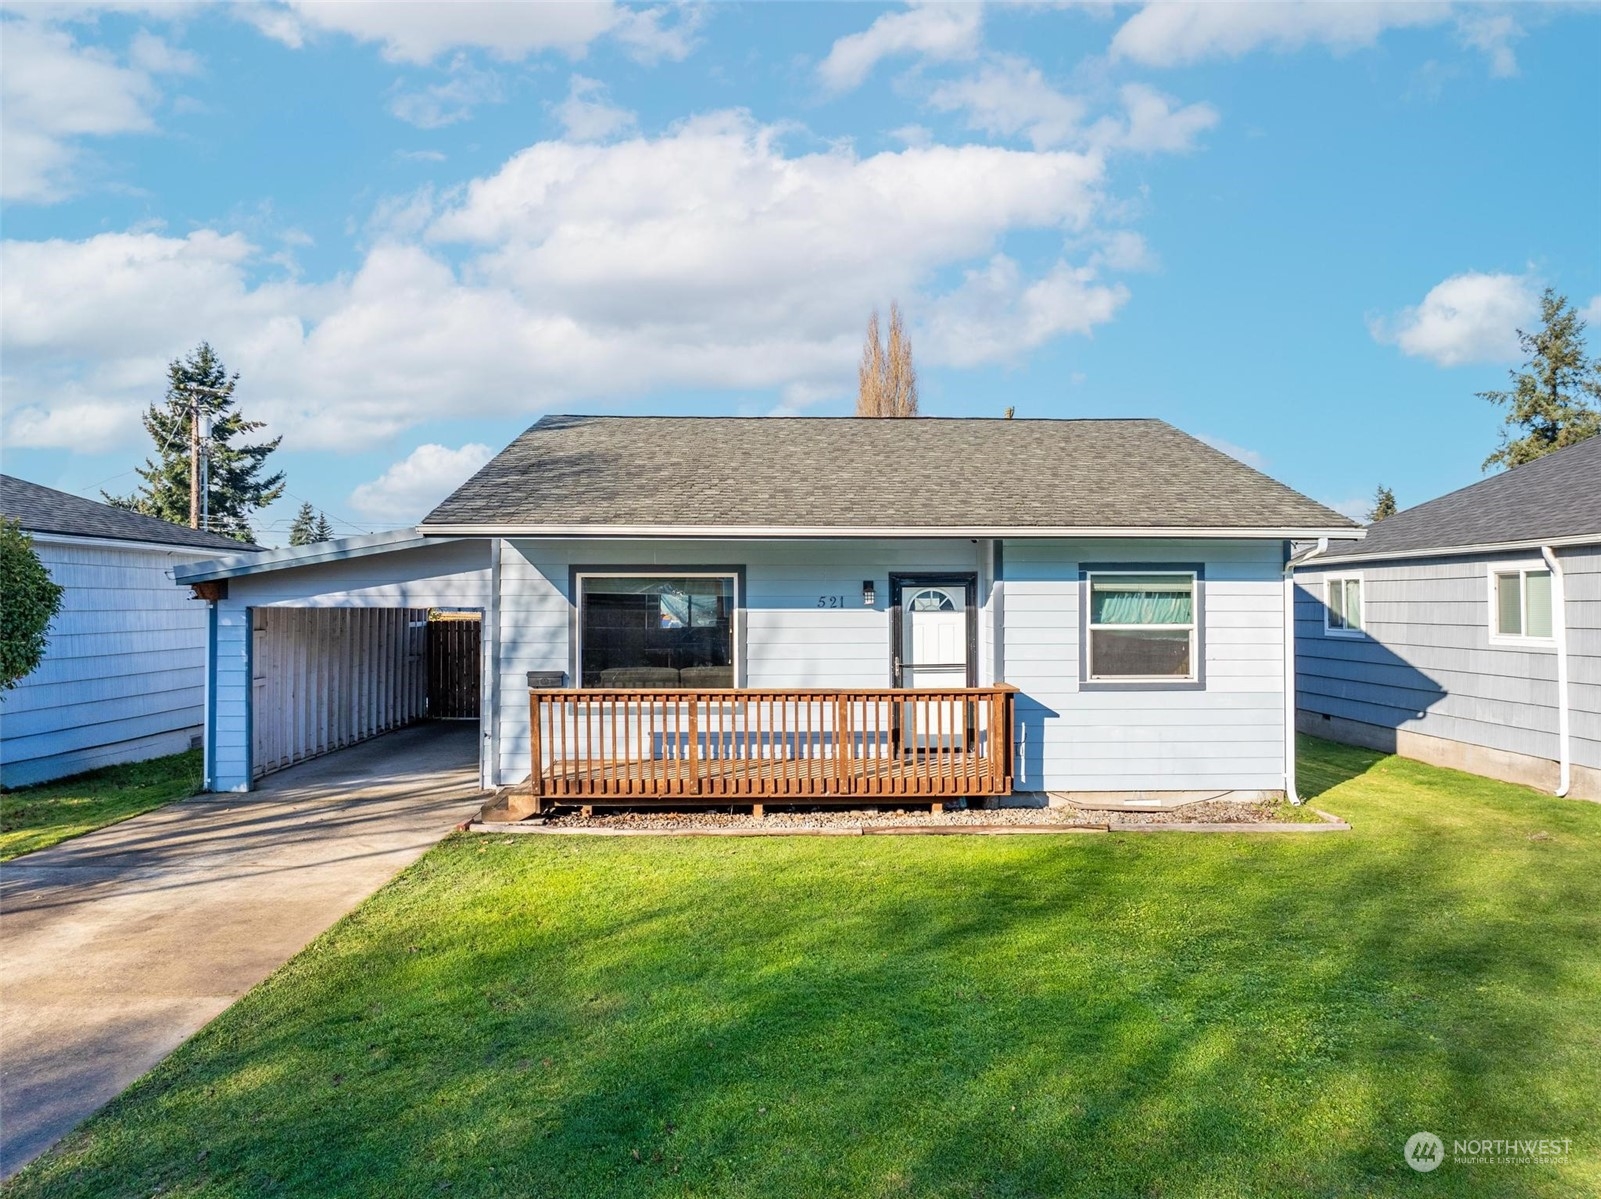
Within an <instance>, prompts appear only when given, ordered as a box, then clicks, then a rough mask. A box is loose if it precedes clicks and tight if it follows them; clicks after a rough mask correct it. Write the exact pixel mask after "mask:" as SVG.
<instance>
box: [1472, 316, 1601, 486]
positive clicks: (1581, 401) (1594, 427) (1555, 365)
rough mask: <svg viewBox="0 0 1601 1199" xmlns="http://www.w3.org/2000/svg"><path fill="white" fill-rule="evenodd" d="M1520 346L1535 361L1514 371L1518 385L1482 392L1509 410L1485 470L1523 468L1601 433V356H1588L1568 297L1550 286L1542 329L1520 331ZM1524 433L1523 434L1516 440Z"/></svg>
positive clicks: (1582, 334) (1531, 360)
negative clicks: (1498, 445)
mask: <svg viewBox="0 0 1601 1199" xmlns="http://www.w3.org/2000/svg"><path fill="white" fill-rule="evenodd" d="M1518 343H1519V344H1520V345H1521V346H1522V347H1523V352H1524V353H1525V354H1527V355H1528V356H1529V358H1528V361H1527V362H1525V363H1524V364H1523V369H1522V370H1516V371H1512V372H1510V374H1511V377H1512V387H1511V388H1510V389H1509V390H1507V391H1481V392H1479V398H1480V399H1483V400H1489V401H1490V402H1491V403H1492V404H1496V405H1499V406H1504V407H1506V408H1507V409H1508V411H1507V415H1506V429H1504V430H1503V431H1502V433H1501V448H1500V449H1498V450H1496V452H1495V453H1493V454H1491V455H1490V456H1489V457H1488V458H1486V459H1485V460H1484V469H1485V470H1489V469H1490V467H1492V466H1505V467H1514V466H1522V465H1523V464H1524V463H1525V462H1533V461H1534V460H1535V459H1536V458H1543V457H1545V455H1547V454H1549V453H1550V452H1551V451H1552V450H1560V449H1563V448H1565V447H1567V446H1570V445H1577V444H1578V443H1579V442H1581V441H1583V440H1584V439H1585V438H1587V437H1594V436H1595V435H1596V434H1597V433H1601V358H1596V359H1590V358H1587V357H1586V356H1585V344H1584V321H1582V320H1581V319H1579V314H1578V313H1577V312H1575V311H1574V310H1573V308H1572V307H1571V306H1570V305H1569V304H1568V298H1567V297H1566V296H1559V295H1557V293H1556V290H1555V289H1554V288H1550V287H1548V288H1546V289H1545V294H1544V295H1543V296H1541V297H1540V328H1539V329H1537V330H1536V331H1535V332H1533V333H1525V332H1524V331H1523V330H1522V329H1519V330H1518ZM1519 431H1521V433H1522V436H1519V437H1513V433H1514V432H1519Z"/></svg>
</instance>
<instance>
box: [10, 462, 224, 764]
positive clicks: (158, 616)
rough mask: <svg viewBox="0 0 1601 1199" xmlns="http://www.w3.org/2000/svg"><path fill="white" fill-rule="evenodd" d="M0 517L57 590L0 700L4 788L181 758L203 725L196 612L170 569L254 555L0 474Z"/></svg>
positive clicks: (219, 539)
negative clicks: (41, 637)
mask: <svg viewBox="0 0 1601 1199" xmlns="http://www.w3.org/2000/svg"><path fill="white" fill-rule="evenodd" d="M0 515H4V516H5V517H6V518H8V519H13V520H16V521H17V522H18V523H20V524H21V526H22V528H23V530H24V531H26V532H27V533H29V534H30V535H31V536H32V538H33V545H34V549H35V551H36V552H37V553H38V555H39V559H40V561H41V562H43V563H44V565H45V567H46V568H48V570H49V571H50V577H51V578H53V579H54V580H55V581H56V582H57V583H59V584H60V585H61V586H62V587H63V588H65V593H64V594H63V596H62V600H61V610H60V612H59V613H58V614H57V615H56V618H55V620H54V621H52V622H51V625H50V633H49V637H50V641H49V645H48V646H47V647H46V650H45V656H44V659H43V661H42V662H40V664H39V667H38V669H37V670H35V671H34V672H33V673H32V674H30V675H29V676H28V677H27V678H25V679H23V680H22V681H21V682H20V683H18V684H17V687H16V688H15V689H14V690H12V691H8V692H5V693H4V694H3V695H0V780H3V781H4V783H5V785H6V786H8V787H20V786H24V785H26V784H29V783H39V782H45V781H47V780H49V779H54V778H61V777H64V776H66V775H69V774H76V773H78V772H80V771H83V770H90V769H93V768H94V767H96V766H106V765H110V764H112V763H114V762H137V761H141V760H143V759H145V758H154V757H159V756H161V755H162V754H170V753H178V752H180V751H182V750H186V749H189V748H190V746H191V744H192V743H194V742H195V741H196V740H197V739H198V738H199V736H200V732H201V728H202V725H203V724H204V722H205V690H206V620H207V615H206V608H205V605H204V604H198V603H195V602H194V601H193V599H191V598H190V597H189V596H188V595H185V594H184V593H182V592H179V591H177V590H175V589H174V587H173V582H172V571H173V568H174V567H176V566H178V565H182V564H192V563H195V562H200V561H204V560H206V559H209V558H215V557H216V556H217V555H218V554H219V553H233V554H247V553H248V551H249V550H250V549H251V548H253V547H248V546H245V545H242V544H241V543H240V542H238V541H234V540H233V539H231V538H228V537H223V536H221V535H219V534H216V533H207V532H202V531H200V530H198V529H188V528H184V527H183V526H181V525H174V524H170V523H169V522H167V521H164V520H156V519H154V518H153V517H149V516H141V515H139V514H138V513H136V512H126V511H123V510H122V509H120V508H113V507H111V506H110V505H109V504H100V503H96V502H95V501H93V500H86V499H84V498H83V497H82V496H76V495H69V494H68V493H67V492H64V491H56V490H55V489H54V488H50V487H42V486H40V485H39V484H37V483H29V482H28V481H27V480H25V479H17V478H13V477H12V476H10V475H0Z"/></svg>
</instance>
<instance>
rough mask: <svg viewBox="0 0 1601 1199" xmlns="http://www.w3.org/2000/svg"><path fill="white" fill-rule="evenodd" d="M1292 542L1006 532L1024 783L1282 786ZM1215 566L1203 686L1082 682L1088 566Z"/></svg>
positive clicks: (1008, 651)
mask: <svg viewBox="0 0 1601 1199" xmlns="http://www.w3.org/2000/svg"><path fill="white" fill-rule="evenodd" d="M1283 553H1284V548H1283V543H1281V542H1214V541H1199V540H1197V541H1179V540H1174V541H1120V542H1110V541H1008V542H1007V543H1006V546H1005V568H1004V573H1005V578H1006V581H1005V585H1004V586H1005V595H1006V601H1005V602H1006V633H1005V663H1004V669H1005V674H1006V680H1007V682H1010V683H1012V684H1014V685H1016V686H1017V687H1019V688H1021V690H1022V694H1021V695H1020V696H1019V697H1018V703H1019V713H1018V719H1019V725H1020V727H1021V744H1020V746H1019V752H1018V767H1019V771H1018V783H1017V785H1018V788H1019V789H1020V790H1034V791H1043V790H1051V791H1058V790H1065V791H1130V790H1151V791H1167V790H1195V789H1214V788H1215V789H1219V790H1225V789H1227V790H1278V789H1280V788H1282V787H1283V786H1284V619H1283V612H1284V591H1283ZM1120 561H1126V562H1153V563H1173V564H1195V563H1199V564H1201V565H1202V566H1203V567H1204V573H1205V578H1204V580H1203V582H1202V584H1201V586H1202V589H1203V592H1204V597H1203V624H1202V629H1201V642H1202V652H1203V654H1204V660H1205V687H1204V689H1201V690H1186V689H1178V688H1174V689H1166V688H1162V689H1152V690H1143V689H1142V690H1138V691H1109V690H1104V689H1101V688H1086V687H1083V686H1081V685H1080V682H1079V676H1080V670H1079V641H1080V620H1081V613H1080V610H1079V604H1080V595H1081V591H1082V585H1081V584H1080V583H1079V581H1078V577H1079V566H1080V563H1084V562H1090V563H1106V562H1120Z"/></svg>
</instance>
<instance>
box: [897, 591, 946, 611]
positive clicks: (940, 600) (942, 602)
mask: <svg viewBox="0 0 1601 1199" xmlns="http://www.w3.org/2000/svg"><path fill="white" fill-rule="evenodd" d="M906 606H907V608H909V609H911V611H913V612H954V611H956V601H955V600H953V599H951V597H950V594H949V593H948V592H945V591H936V590H935V589H934V588H932V587H930V588H928V589H927V590H924V591H919V592H918V593H917V594H916V595H914V596H912V598H911V602H909V603H908V604H907V605H906Z"/></svg>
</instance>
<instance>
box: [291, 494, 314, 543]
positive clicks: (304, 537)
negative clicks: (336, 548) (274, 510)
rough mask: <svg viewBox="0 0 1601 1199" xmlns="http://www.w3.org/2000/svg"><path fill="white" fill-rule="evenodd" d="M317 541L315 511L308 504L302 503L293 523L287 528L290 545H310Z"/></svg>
mask: <svg viewBox="0 0 1601 1199" xmlns="http://www.w3.org/2000/svg"><path fill="white" fill-rule="evenodd" d="M316 540H317V510H316V509H315V508H313V507H312V506H311V505H310V504H307V503H302V504H301V505H300V511H298V512H296V513H295V519H294V523H293V524H291V525H290V526H289V544H290V545H310V544H311V543H312V542H314V541H316Z"/></svg>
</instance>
